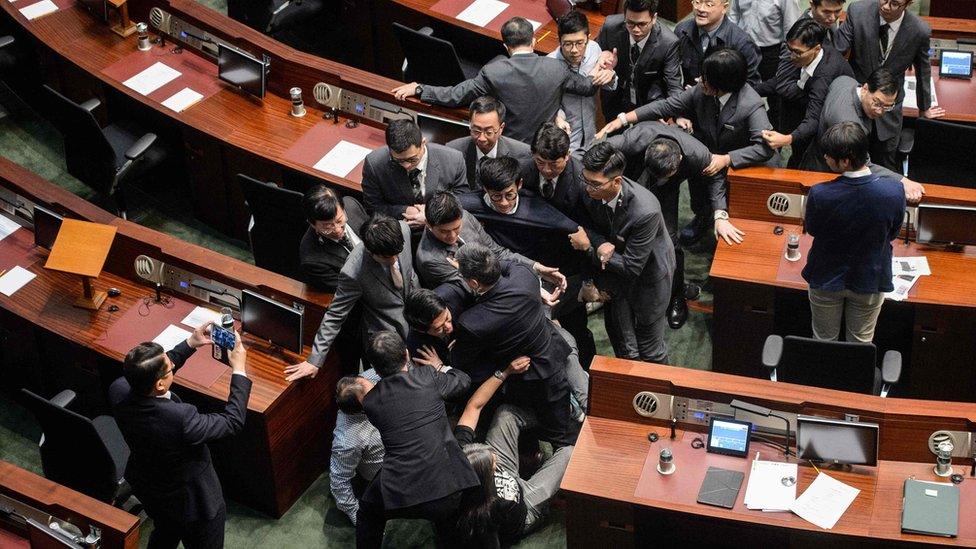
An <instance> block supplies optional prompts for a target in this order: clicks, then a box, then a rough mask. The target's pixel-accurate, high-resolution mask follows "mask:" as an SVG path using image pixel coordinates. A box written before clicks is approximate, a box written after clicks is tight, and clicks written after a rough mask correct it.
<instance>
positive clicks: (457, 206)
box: [424, 191, 464, 227]
mask: <svg viewBox="0 0 976 549" xmlns="http://www.w3.org/2000/svg"><path fill="white" fill-rule="evenodd" d="M462 214H464V209H462V208H461V202H460V201H459V200H458V199H457V197H456V196H454V194H453V193H451V192H450V191H438V192H436V193H434V196H432V197H430V199H429V200H428V201H427V205H426V206H424V217H425V218H426V219H427V224H428V225H430V226H431V227H436V226H438V225H443V224H445V223H450V222H452V221H457V220H458V219H461V215H462Z"/></svg>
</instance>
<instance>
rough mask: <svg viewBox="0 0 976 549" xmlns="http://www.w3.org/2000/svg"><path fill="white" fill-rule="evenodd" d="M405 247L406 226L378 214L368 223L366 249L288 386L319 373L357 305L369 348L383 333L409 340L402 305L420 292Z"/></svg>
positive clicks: (342, 278) (347, 270)
mask: <svg viewBox="0 0 976 549" xmlns="http://www.w3.org/2000/svg"><path fill="white" fill-rule="evenodd" d="M407 242H410V229H409V227H407V224H406V223H404V222H402V221H401V222H397V221H394V220H393V219H391V218H389V217H386V216H385V215H381V214H379V215H375V216H373V218H372V219H370V220H369V221H368V222H367V223H366V226H365V228H364V229H363V242H362V244H360V245H358V246H356V247H355V248H353V250H352V252H351V253H350V254H349V257H348V258H346V264H345V265H343V266H342V271H340V272H339V285H338V287H337V288H336V293H335V296H334V297H333V298H332V303H330V304H329V308H328V310H326V311H325V316H323V317H322V323H321V324H320V325H319V330H318V333H316V334H315V339H314V340H313V341H312V352H311V353H310V354H309V355H308V358H307V359H306V360H305V361H304V362H299V363H298V364H292V365H291V366H288V367H286V368H285V376H286V377H285V380H286V381H295V380H297V379H301V378H303V377H306V376H313V377H314V376H315V374H317V373H318V371H319V368H320V367H322V364H324V363H325V357H326V355H327V354H328V352H329V349H331V348H332V344H333V343H334V342H335V339H336V335H338V333H339V330H340V329H341V328H342V325H343V324H344V323H345V322H346V319H347V318H348V315H349V313H350V311H352V309H353V307H355V305H356V304H357V303H362V306H363V309H362V311H363V321H362V328H361V331H360V334H361V335H360V337H361V340H360V341H361V342H363V343H365V342H368V341H369V338H370V336H372V334H374V333H376V332H379V331H381V330H390V331H394V332H396V333H399V334H402V336H401V337H406V335H407V322H406V320H404V318H403V299H404V296H405V295H406V294H408V293H410V292H411V291H413V289H414V288H417V287H419V286H420V283H419V281H418V280H417V275H416V273H414V270H413V254H412V253H411V252H410V246H408V245H406V243H407Z"/></svg>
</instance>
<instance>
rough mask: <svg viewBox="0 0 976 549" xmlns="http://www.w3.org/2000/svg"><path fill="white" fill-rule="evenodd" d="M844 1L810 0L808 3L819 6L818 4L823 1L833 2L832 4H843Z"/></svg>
mask: <svg viewBox="0 0 976 549" xmlns="http://www.w3.org/2000/svg"><path fill="white" fill-rule="evenodd" d="M846 1H847V0H810V4H812V5H813V6H816V7H818V8H819V7H820V4H823V3H824V2H833V3H834V4H840V5H841V6H843V5H844V2H846Z"/></svg>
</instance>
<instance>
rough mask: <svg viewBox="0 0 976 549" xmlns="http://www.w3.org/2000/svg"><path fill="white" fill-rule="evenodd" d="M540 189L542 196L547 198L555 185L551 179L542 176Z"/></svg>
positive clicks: (550, 196)
mask: <svg viewBox="0 0 976 549" xmlns="http://www.w3.org/2000/svg"><path fill="white" fill-rule="evenodd" d="M540 190H541V191H542V196H543V198H547V199H548V198H552V194H553V191H555V190H556V189H555V185H553V183H552V181H550V180H548V179H545V178H543V179H542V188H541V189H540Z"/></svg>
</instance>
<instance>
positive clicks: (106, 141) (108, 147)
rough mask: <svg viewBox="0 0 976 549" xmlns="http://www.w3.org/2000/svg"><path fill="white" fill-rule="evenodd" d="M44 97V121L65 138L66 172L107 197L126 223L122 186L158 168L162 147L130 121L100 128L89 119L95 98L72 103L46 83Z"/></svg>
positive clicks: (162, 152) (163, 154)
mask: <svg viewBox="0 0 976 549" xmlns="http://www.w3.org/2000/svg"><path fill="white" fill-rule="evenodd" d="M43 93H44V99H45V100H46V101H45V103H46V104H45V111H46V112H47V113H49V116H48V118H49V120H50V121H51V122H52V123H53V124H54V126H55V127H56V128H57V129H58V131H59V132H61V134H63V135H64V153H65V160H66V162H67V165H68V173H70V174H71V175H73V176H74V177H76V178H78V179H79V180H81V182H83V183H85V184H86V185H88V186H89V187H91V188H93V189H95V190H96V191H98V192H99V193H102V194H103V195H105V196H107V197H109V198H110V199H112V200H113V201H114V202H115V206H116V209H117V210H118V215H119V217H121V218H122V219H126V216H127V214H126V200H125V188H126V187H127V186H128V185H129V184H131V183H132V182H134V181H136V180H138V179H139V178H141V177H143V176H146V175H148V174H149V173H150V171H151V170H152V169H153V168H155V167H157V166H159V165H160V164H161V163H162V162H163V161H164V160H165V158H166V156H167V153H166V149H165V148H164V146H163V145H162V143H160V142H158V141H157V139H156V134H154V133H148V132H145V131H143V130H142V129H141V128H139V127H137V126H136V125H135V124H133V123H131V122H129V121H124V120H123V121H119V122H115V123H113V124H110V125H108V126H106V127H104V128H102V127H100V126H99V125H98V121H96V120H95V117H94V115H92V111H93V110H94V109H95V108H96V107H98V105H99V104H100V102H99V100H98V99H89V100H88V101H85V102H84V103H75V102H74V101H72V100H71V99H68V98H67V97H65V96H63V95H61V94H60V93H58V92H56V91H54V90H53V89H51V88H50V87H48V86H47V85H46V84H45V85H44V92H43Z"/></svg>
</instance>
